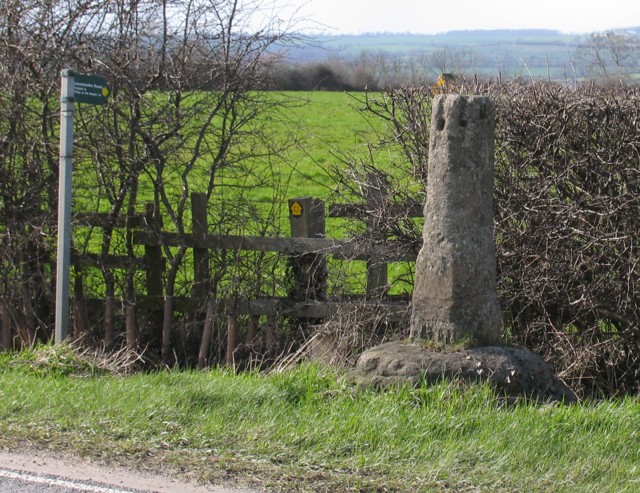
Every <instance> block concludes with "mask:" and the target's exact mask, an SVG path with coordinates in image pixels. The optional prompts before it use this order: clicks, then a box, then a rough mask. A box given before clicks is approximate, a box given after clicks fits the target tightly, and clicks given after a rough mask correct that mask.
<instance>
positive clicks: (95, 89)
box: [55, 69, 110, 343]
mask: <svg viewBox="0 0 640 493" xmlns="http://www.w3.org/2000/svg"><path fill="white" fill-rule="evenodd" d="M109 92H110V91H109V87H108V86H107V83H106V80H105V79H104V78H102V77H98V76H95V75H82V74H74V73H73V72H72V71H71V70H69V69H66V70H63V71H62V72H61V73H60V168H59V170H58V175H59V176H58V251H57V259H56V320H55V342H56V343H60V342H62V341H64V340H65V339H66V338H67V334H68V332H69V270H70V269H69V264H70V262H71V175H72V171H73V111H74V107H73V103H74V101H75V102H78V103H88V104H104V103H105V102H106V101H107V97H108V96H109Z"/></svg>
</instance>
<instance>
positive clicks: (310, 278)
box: [289, 197, 327, 301]
mask: <svg viewBox="0 0 640 493" xmlns="http://www.w3.org/2000/svg"><path fill="white" fill-rule="evenodd" d="M289 224H290V225H291V236H292V237H294V238H324V237H325V215H324V202H323V201H322V200H320V199H314V198H312V197H299V198H295V199H290V200H289ZM292 261H293V273H294V277H295V279H294V289H293V293H292V297H293V298H294V299H295V300H299V301H308V300H314V301H320V300H324V299H325V298H326V292H327V259H326V255H319V254H315V253H309V254H302V255H297V256H295V257H294V258H293V260H292Z"/></svg>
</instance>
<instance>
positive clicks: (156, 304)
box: [144, 202, 165, 328]
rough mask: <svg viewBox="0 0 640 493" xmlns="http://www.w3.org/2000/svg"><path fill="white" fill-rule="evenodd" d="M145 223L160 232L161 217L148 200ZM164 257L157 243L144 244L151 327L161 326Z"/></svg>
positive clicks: (152, 229) (151, 229) (157, 232)
mask: <svg viewBox="0 0 640 493" xmlns="http://www.w3.org/2000/svg"><path fill="white" fill-rule="evenodd" d="M145 224H146V225H147V228H148V229H149V230H150V231H152V232H154V233H156V234H160V231H161V230H162V217H161V216H160V211H157V210H156V207H155V204H154V203H152V202H149V203H147V204H146V211H145ZM164 267H165V265H164V258H163V256H162V247H161V246H160V244H157V245H145V246H144V268H145V274H146V279H145V287H146V290H147V296H149V297H152V299H153V303H152V306H151V309H150V312H149V324H150V325H151V326H152V327H153V328H160V327H162V313H163V312H162V310H163V308H162V306H161V304H162V297H163V295H164V291H163V279H162V278H163V274H164Z"/></svg>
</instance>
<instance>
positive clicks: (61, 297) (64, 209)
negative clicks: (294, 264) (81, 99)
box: [55, 70, 74, 343]
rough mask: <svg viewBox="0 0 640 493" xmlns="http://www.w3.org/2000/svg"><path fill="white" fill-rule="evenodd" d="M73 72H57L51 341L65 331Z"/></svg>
mask: <svg viewBox="0 0 640 493" xmlns="http://www.w3.org/2000/svg"><path fill="white" fill-rule="evenodd" d="M73 96H74V74H73V72H72V71H71V70H63V71H62V72H61V74H60V168H59V170H58V175H59V176H58V180H59V182H58V183H59V185H58V255H57V264H56V266H57V267H56V268H57V270H56V321H55V323H56V325H55V342H56V343H60V342H62V341H64V340H65V339H66V338H67V334H68V331H69V270H70V269H69V264H70V261H71V174H72V170H73Z"/></svg>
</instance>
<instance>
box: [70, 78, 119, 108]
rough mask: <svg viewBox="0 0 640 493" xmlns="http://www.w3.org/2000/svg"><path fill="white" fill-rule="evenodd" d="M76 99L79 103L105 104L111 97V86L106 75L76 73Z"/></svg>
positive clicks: (74, 92) (74, 95)
mask: <svg viewBox="0 0 640 493" xmlns="http://www.w3.org/2000/svg"><path fill="white" fill-rule="evenodd" d="M74 79H75V84H74V90H73V97H74V100H75V101H76V102H78V103H88V104H104V103H106V102H107V98H108V97H109V93H110V90H109V86H107V81H106V80H105V79H104V77H100V76H98V75H84V74H75V75H74Z"/></svg>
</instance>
